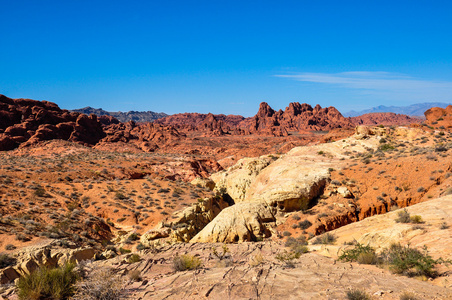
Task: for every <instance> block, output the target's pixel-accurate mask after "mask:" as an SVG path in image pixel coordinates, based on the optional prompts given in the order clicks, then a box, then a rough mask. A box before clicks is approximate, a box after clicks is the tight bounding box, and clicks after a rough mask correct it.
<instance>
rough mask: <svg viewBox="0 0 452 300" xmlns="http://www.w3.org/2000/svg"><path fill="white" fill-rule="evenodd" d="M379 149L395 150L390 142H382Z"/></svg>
mask: <svg viewBox="0 0 452 300" xmlns="http://www.w3.org/2000/svg"><path fill="white" fill-rule="evenodd" d="M378 149H379V150H381V151H388V150H394V149H395V148H394V146H392V145H390V144H382V145H381V146H379V147H378Z"/></svg>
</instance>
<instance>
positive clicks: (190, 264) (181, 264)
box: [173, 254, 202, 271]
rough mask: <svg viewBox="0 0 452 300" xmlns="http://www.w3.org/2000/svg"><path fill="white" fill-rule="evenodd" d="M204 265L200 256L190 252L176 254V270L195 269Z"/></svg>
mask: <svg viewBox="0 0 452 300" xmlns="http://www.w3.org/2000/svg"><path fill="white" fill-rule="evenodd" d="M201 266H202V261H201V259H199V258H198V257H196V256H194V255H190V254H185V255H181V256H176V257H174V259H173V268H174V270H175V271H186V270H195V269H198V268H200V267H201Z"/></svg>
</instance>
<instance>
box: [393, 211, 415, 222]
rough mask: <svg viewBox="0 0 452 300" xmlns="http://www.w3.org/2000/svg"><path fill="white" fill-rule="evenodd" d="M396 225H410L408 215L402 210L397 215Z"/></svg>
mask: <svg viewBox="0 0 452 300" xmlns="http://www.w3.org/2000/svg"><path fill="white" fill-rule="evenodd" d="M395 221H396V222H397V223H410V221H411V219H410V213H409V212H408V211H407V210H406V208H404V209H403V210H402V211H399V212H398V213H397V218H396V219H395Z"/></svg>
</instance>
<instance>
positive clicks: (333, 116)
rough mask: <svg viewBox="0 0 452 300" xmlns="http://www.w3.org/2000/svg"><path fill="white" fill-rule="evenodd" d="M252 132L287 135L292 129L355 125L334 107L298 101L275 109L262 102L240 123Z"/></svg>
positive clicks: (315, 129) (322, 129)
mask: <svg viewBox="0 0 452 300" xmlns="http://www.w3.org/2000/svg"><path fill="white" fill-rule="evenodd" d="M239 126H240V127H242V128H243V127H244V128H246V130H249V131H250V132H251V133H256V134H270V135H274V136H285V135H288V133H289V132H291V131H298V132H300V131H306V130H314V131H327V130H331V129H335V128H351V127H354V125H353V124H352V123H351V122H350V120H349V119H347V118H344V117H343V116H342V115H341V113H340V112H339V111H338V110H337V109H336V108H334V107H326V108H322V107H321V106H320V105H316V106H315V107H314V108H312V106H310V105H309V104H306V103H303V104H300V103H298V102H293V103H290V104H289V106H288V107H286V110H285V111H282V110H279V111H274V110H273V109H272V108H271V107H270V106H269V105H268V104H267V103H265V102H262V103H261V104H260V107H259V111H258V112H257V114H256V115H255V116H254V117H252V118H249V119H246V120H244V121H243V122H241V123H240V124H239Z"/></svg>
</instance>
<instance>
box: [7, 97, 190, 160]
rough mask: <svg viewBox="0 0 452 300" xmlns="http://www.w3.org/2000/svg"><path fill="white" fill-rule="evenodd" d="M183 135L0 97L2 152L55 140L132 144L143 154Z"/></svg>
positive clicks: (44, 103)
mask: <svg viewBox="0 0 452 300" xmlns="http://www.w3.org/2000/svg"><path fill="white" fill-rule="evenodd" d="M184 136H185V135H184V134H181V133H179V132H178V131H177V130H176V129H174V128H172V127H168V126H163V125H160V124H153V123H145V124H140V125H137V124H135V122H132V121H131V122H128V123H120V122H119V121H118V120H117V119H115V118H113V117H110V116H102V117H100V118H98V117H97V116H96V115H90V116H87V115H85V114H81V113H76V112H69V111H67V110H62V109H60V108H59V107H58V105H56V104H55V103H52V102H48V101H36V100H29V99H10V98H8V97H6V96H3V95H0V151H1V150H12V149H15V148H18V147H27V146H31V145H35V144H36V143H38V142H40V141H47V140H53V139H61V140H68V141H72V142H77V143H80V144H83V145H86V146H94V145H96V144H102V143H114V142H120V141H121V142H124V143H128V142H132V143H135V144H137V146H138V147H139V148H141V149H142V150H144V151H154V150H155V149H157V148H158V147H159V146H161V145H166V144H168V143H170V142H173V141H174V140H177V139H179V138H180V137H184Z"/></svg>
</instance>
